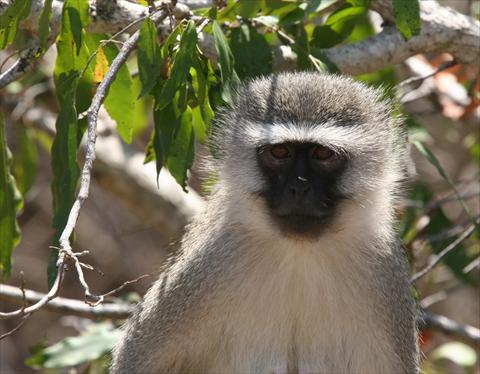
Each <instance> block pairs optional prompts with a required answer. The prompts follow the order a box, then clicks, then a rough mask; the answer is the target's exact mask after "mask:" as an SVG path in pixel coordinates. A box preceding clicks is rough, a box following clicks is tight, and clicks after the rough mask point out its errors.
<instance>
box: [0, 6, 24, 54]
mask: <svg viewBox="0 0 480 374" xmlns="http://www.w3.org/2000/svg"><path fill="white" fill-rule="evenodd" d="M31 6H32V0H13V2H12V3H11V4H10V5H9V6H8V8H7V9H6V10H5V11H4V12H3V14H2V15H1V16H0V49H4V48H6V47H8V46H9V45H10V44H11V43H12V42H13V40H14V39H15V35H17V31H18V24H19V23H20V21H21V20H23V19H25V18H27V17H28V15H29V14H30V8H31Z"/></svg>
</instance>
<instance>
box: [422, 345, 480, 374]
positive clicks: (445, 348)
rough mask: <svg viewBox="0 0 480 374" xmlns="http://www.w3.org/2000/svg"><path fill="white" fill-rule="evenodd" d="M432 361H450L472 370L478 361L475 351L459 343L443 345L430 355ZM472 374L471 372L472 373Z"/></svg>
mask: <svg viewBox="0 0 480 374" xmlns="http://www.w3.org/2000/svg"><path fill="white" fill-rule="evenodd" d="M430 357H431V359H432V360H435V361H437V360H445V359H446V360H450V361H452V362H454V363H455V364H457V365H458V366H461V367H464V368H472V369H474V366H475V364H476V363H477V361H478V356H477V353H476V352H475V350H474V349H473V348H471V347H469V346H468V345H466V344H464V343H461V342H449V343H444V344H442V345H441V346H440V347H438V348H437V349H435V350H434V351H433V352H432V353H431V356H430ZM472 372H473V371H472Z"/></svg>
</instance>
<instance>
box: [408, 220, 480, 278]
mask: <svg viewBox="0 0 480 374" xmlns="http://www.w3.org/2000/svg"><path fill="white" fill-rule="evenodd" d="M474 231H475V226H473V225H471V226H470V227H469V228H468V229H466V230H465V231H464V232H463V234H462V235H460V236H459V237H458V238H457V239H456V240H454V241H453V242H452V243H450V244H449V245H448V246H447V247H445V249H443V250H442V251H441V252H440V253H439V254H438V255H435V256H433V258H432V260H431V261H430V263H429V264H428V265H427V266H426V267H425V268H423V269H422V270H420V271H419V272H418V273H416V274H414V275H413V276H412V278H411V279H410V281H411V282H415V281H417V280H418V279H420V278H422V277H423V276H425V275H426V274H427V273H428V272H429V271H431V270H432V269H433V268H434V267H435V266H436V265H437V264H438V263H439V262H440V261H441V260H442V258H444V257H445V256H446V255H448V254H449V253H450V252H451V251H453V250H454V249H455V248H456V247H457V246H458V245H459V244H460V243H462V242H463V241H464V240H466V239H467V238H468V237H469V236H470V235H471V234H472V233H473V232H474Z"/></svg>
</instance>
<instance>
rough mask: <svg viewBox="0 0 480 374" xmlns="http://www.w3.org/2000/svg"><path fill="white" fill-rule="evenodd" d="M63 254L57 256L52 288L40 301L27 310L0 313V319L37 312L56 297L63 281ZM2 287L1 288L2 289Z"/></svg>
mask: <svg viewBox="0 0 480 374" xmlns="http://www.w3.org/2000/svg"><path fill="white" fill-rule="evenodd" d="M64 256H65V254H64V253H60V254H59V261H57V264H58V273H57V277H56V278H55V281H54V283H53V286H52V288H50V290H49V291H48V293H46V294H45V295H43V296H42V298H41V299H39V300H38V301H37V302H36V303H35V304H33V305H32V306H29V307H27V308H23V306H22V308H20V309H17V310H15V311H13V312H6V313H5V312H0V319H5V318H12V317H17V316H21V315H26V314H30V313H34V312H36V311H38V310H39V309H41V308H43V307H44V306H45V305H46V304H48V302H49V301H50V300H52V299H54V298H55V297H56V296H57V295H58V291H59V290H60V285H61V284H62V281H63V275H64V270H65V259H64ZM3 287H4V286H2V288H3ZM18 291H19V292H20V293H21V292H22V291H21V290H18Z"/></svg>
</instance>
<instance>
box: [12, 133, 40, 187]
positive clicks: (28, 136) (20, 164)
mask: <svg viewBox="0 0 480 374" xmlns="http://www.w3.org/2000/svg"><path fill="white" fill-rule="evenodd" d="M17 132H18V138H17V151H16V152H15V157H14V159H13V169H12V171H13V175H14V176H15V180H16V181H17V187H18V189H19V190H20V193H21V194H22V196H25V195H26V194H27V193H28V191H29V190H30V188H31V187H32V186H33V184H34V182H35V179H36V176H37V168H38V152H37V145H36V144H35V141H34V139H33V138H32V131H31V129H30V128H25V126H18V128H17Z"/></svg>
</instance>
